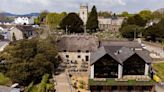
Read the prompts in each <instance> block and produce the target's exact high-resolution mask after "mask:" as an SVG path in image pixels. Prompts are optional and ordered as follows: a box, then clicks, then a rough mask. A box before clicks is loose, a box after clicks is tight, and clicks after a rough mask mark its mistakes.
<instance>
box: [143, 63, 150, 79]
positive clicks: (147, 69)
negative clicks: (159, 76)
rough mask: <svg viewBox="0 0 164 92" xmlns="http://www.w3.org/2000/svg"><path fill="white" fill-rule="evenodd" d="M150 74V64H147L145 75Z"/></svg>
mask: <svg viewBox="0 0 164 92" xmlns="http://www.w3.org/2000/svg"><path fill="white" fill-rule="evenodd" d="M148 74H149V64H147V63H146V64H145V74H144V75H145V76H147V75H148Z"/></svg>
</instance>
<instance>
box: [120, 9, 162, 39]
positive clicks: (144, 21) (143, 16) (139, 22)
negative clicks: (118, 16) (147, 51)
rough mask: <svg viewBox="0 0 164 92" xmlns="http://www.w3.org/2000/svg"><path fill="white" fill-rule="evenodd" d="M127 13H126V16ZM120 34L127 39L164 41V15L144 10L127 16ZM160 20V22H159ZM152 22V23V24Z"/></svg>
mask: <svg viewBox="0 0 164 92" xmlns="http://www.w3.org/2000/svg"><path fill="white" fill-rule="evenodd" d="M126 14H127V13H124V14H123V15H124V16H125V15H126ZM126 16H127V18H126V19H125V20H124V22H123V24H122V27H121V28H120V33H121V34H122V36H123V37H125V38H138V37H142V38H145V40H148V41H150V40H151V41H159V42H162V41H163V40H164V14H162V13H160V12H158V11H155V12H151V11H150V10H143V11H141V12H139V13H138V14H134V15H131V16H129V15H126ZM158 20H159V22H158ZM151 22H152V23H151Z"/></svg>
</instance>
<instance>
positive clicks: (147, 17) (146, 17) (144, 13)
mask: <svg viewBox="0 0 164 92" xmlns="http://www.w3.org/2000/svg"><path fill="white" fill-rule="evenodd" d="M139 15H140V16H141V17H142V18H143V19H144V20H150V19H151V18H152V12H151V11H150V10H142V11H140V12H139Z"/></svg>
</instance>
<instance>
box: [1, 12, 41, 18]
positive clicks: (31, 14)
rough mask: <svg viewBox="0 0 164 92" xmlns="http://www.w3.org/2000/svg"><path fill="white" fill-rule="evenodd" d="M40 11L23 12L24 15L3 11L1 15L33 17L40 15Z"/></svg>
mask: <svg viewBox="0 0 164 92" xmlns="http://www.w3.org/2000/svg"><path fill="white" fill-rule="evenodd" d="M39 14H40V13H29V14H23V15H18V14H12V13H8V12H1V13H0V15H3V16H7V17H17V16H27V17H31V16H36V17H37V16H39Z"/></svg>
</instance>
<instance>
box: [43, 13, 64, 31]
mask: <svg viewBox="0 0 164 92" xmlns="http://www.w3.org/2000/svg"><path fill="white" fill-rule="evenodd" d="M65 16H66V13H61V14H58V13H49V14H48V15H47V16H46V24H47V26H48V27H49V29H50V30H54V29H56V28H57V26H59V24H60V22H61V20H62V19H63V18H64V17H65Z"/></svg>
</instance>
